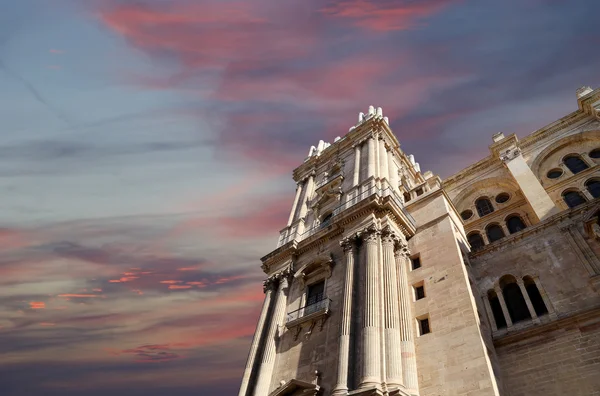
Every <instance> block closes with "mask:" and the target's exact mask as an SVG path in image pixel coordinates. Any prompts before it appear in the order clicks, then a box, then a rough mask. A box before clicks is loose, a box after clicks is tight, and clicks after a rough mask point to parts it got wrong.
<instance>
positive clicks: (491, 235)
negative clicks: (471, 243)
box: [485, 224, 505, 243]
mask: <svg viewBox="0 0 600 396" xmlns="http://www.w3.org/2000/svg"><path fill="white" fill-rule="evenodd" d="M485 232H486V234H487V237H488V241H490V243H492V242H495V241H497V240H499V239H502V238H504V236H505V235H504V231H503V230H502V227H500V226H499V225H498V224H492V225H489V226H488V227H487V228H486V230H485Z"/></svg>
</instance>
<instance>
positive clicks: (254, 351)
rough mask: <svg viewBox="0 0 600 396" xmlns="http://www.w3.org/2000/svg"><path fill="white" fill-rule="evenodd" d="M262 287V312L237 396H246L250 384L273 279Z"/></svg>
mask: <svg viewBox="0 0 600 396" xmlns="http://www.w3.org/2000/svg"><path fill="white" fill-rule="evenodd" d="M263 286H264V292H265V300H264V301H263V306H262V310H261V311H260V316H259V317H258V324H257V325H256V331H255V332H254V338H253V339H252V344H251V345H250V353H249V354H248V361H247V362H246V369H245V370H244V376H243V377H242V385H241V386H240V392H239V393H238V395H239V396H246V393H247V392H248V384H249V382H250V377H251V376H252V371H253V368H254V364H255V362H256V354H257V352H258V349H259V347H260V341H261V339H262V335H263V334H264V332H265V321H266V320H267V314H268V312H269V307H270V306H271V301H272V299H273V289H274V282H273V279H267V280H266V281H265V283H264V285H263Z"/></svg>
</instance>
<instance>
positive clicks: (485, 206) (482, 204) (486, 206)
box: [475, 198, 494, 217]
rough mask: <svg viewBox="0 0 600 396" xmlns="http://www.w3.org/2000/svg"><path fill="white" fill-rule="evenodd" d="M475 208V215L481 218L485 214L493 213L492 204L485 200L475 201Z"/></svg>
mask: <svg viewBox="0 0 600 396" xmlns="http://www.w3.org/2000/svg"><path fill="white" fill-rule="evenodd" d="M475 207H476V208H477V214H478V215H479V217H483V216H485V215H486V214H490V213H492V212H493V211H494V207H493V206H492V203H491V202H490V200H489V199H487V198H479V199H478V200H477V201H475Z"/></svg>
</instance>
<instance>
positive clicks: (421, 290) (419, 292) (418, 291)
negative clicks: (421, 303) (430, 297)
mask: <svg viewBox="0 0 600 396" xmlns="http://www.w3.org/2000/svg"><path fill="white" fill-rule="evenodd" d="M422 298H425V287H423V285H422V284H421V285H419V286H415V300H420V299H422Z"/></svg>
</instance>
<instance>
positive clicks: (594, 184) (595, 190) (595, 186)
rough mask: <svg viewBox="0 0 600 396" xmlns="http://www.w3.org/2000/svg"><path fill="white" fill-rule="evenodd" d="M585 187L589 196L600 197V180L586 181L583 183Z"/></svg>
mask: <svg viewBox="0 0 600 396" xmlns="http://www.w3.org/2000/svg"><path fill="white" fill-rule="evenodd" d="M585 187H586V188H587V190H588V191H589V192H590V194H592V197H594V198H598V197H600V180H595V179H592V180H588V181H587V182H585Z"/></svg>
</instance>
